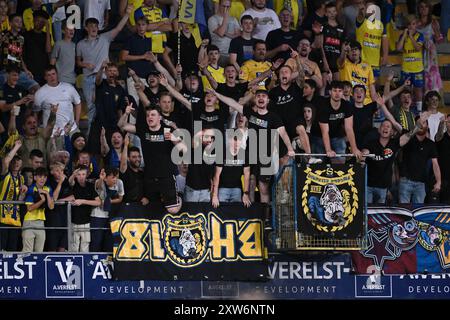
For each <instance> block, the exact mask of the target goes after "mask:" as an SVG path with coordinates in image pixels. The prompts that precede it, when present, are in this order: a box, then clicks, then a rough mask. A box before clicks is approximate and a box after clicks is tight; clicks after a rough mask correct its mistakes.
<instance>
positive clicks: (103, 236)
mask: <svg viewBox="0 0 450 320" xmlns="http://www.w3.org/2000/svg"><path fill="white" fill-rule="evenodd" d="M91 228H108V230H91V243H90V246H89V251H90V252H111V251H112V235H111V229H110V226H109V218H97V217H91Z"/></svg>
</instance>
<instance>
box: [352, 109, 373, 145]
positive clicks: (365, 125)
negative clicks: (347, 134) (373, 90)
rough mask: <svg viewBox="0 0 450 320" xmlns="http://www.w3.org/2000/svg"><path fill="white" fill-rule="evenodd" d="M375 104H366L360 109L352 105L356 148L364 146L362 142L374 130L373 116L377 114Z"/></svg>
mask: <svg viewBox="0 0 450 320" xmlns="http://www.w3.org/2000/svg"><path fill="white" fill-rule="evenodd" d="M377 109H378V106H377V103H376V102H371V103H369V104H366V105H365V106H364V107H362V108H357V107H356V106H355V105H354V104H353V105H352V110H353V131H354V132H355V138H356V144H357V145H358V147H360V146H362V145H363V144H364V140H365V139H367V136H368V135H369V134H371V132H373V131H374V130H375V129H374V128H373V125H372V123H373V115H374V114H375V112H377Z"/></svg>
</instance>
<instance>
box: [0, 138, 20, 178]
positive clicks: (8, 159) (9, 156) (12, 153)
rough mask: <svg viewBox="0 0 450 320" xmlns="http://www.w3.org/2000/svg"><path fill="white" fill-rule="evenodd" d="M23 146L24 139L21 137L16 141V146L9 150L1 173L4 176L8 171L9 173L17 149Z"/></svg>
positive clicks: (3, 160) (3, 161)
mask: <svg viewBox="0 0 450 320" xmlns="http://www.w3.org/2000/svg"><path fill="white" fill-rule="evenodd" d="M21 147H22V141H21V140H20V139H18V140H16V141H15V142H14V147H13V148H12V149H11V151H9V152H8V154H7V155H6V156H5V157H4V158H3V159H2V171H1V175H2V176H4V175H5V174H6V173H8V169H9V164H10V163H11V161H12V159H13V158H14V156H15V155H16V154H17V151H18V150H19V149H20V148H21Z"/></svg>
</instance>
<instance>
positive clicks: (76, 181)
mask: <svg viewBox="0 0 450 320" xmlns="http://www.w3.org/2000/svg"><path fill="white" fill-rule="evenodd" d="M88 173H89V169H88V167H86V166H79V167H77V169H75V170H74V172H73V174H72V175H71V176H70V178H69V183H70V185H72V186H73V197H74V198H75V200H73V201H72V203H71V204H72V228H73V241H72V248H70V251H72V252H89V244H90V242H91V232H90V230H89V228H90V221H91V211H92V209H93V208H94V207H99V206H100V205H101V201H100V197H99V196H98V194H97V192H96V191H95V186H94V184H93V183H91V182H89V181H87V177H88Z"/></svg>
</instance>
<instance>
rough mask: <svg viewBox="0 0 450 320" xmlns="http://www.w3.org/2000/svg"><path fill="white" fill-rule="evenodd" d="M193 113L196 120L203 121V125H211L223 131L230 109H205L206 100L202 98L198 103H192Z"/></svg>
mask: <svg viewBox="0 0 450 320" xmlns="http://www.w3.org/2000/svg"><path fill="white" fill-rule="evenodd" d="M192 114H193V117H194V121H201V122H202V126H203V127H205V126H210V127H213V128H215V129H218V130H221V131H223V130H225V124H226V123H227V120H228V115H229V109H228V108H219V109H214V111H211V112H209V111H206V110H205V102H204V100H200V101H199V102H198V103H192Z"/></svg>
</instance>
